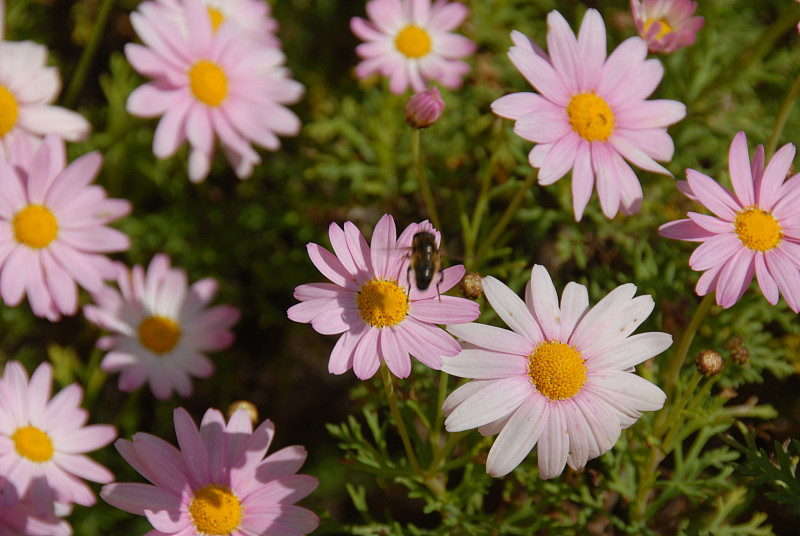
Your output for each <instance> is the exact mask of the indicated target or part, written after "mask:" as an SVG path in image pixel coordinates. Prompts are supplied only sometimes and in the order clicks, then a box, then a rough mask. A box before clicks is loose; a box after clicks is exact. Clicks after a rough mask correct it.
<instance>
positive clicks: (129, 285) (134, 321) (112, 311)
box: [83, 254, 239, 400]
mask: <svg viewBox="0 0 800 536" xmlns="http://www.w3.org/2000/svg"><path fill="white" fill-rule="evenodd" d="M117 284H118V286H119V291H117V290H116V289H113V288H111V287H109V286H105V287H103V288H102V289H100V290H99V291H97V292H95V293H94V294H93V298H94V300H95V302H96V303H97V305H87V306H85V307H84V308H83V313H84V315H86V318H87V319H88V320H89V321H90V322H92V323H94V324H96V325H98V326H99V327H101V328H103V329H106V330H108V331H110V332H112V334H111V335H106V336H104V337H101V338H100V339H99V340H98V341H97V347H98V348H100V349H102V350H106V351H108V353H107V354H106V355H105V357H104V358H103V361H102V362H101V363H100V367H101V368H102V369H103V370H105V371H108V372H119V373H120V376H119V388H120V389H121V390H122V391H133V390H134V389H138V388H139V387H141V386H142V385H143V384H144V383H145V382H149V384H150V389H151V390H152V391H153V394H154V395H155V396H156V398H158V399H161V400H164V399H166V398H169V397H170V396H171V395H172V390H173V389H174V390H175V391H176V392H177V393H178V395H180V396H182V397H188V396H190V395H191V394H192V382H191V380H190V378H189V377H190V376H195V377H198V378H208V377H210V376H211V375H212V374H213V373H214V365H213V364H212V363H211V361H210V360H209V359H208V357H206V356H205V352H217V351H219V350H223V349H225V348H227V347H228V346H230V345H231V344H232V343H233V333H232V332H231V330H230V328H231V326H232V325H233V324H235V323H236V321H237V320H239V310H238V309H236V308H235V307H232V306H230V305H216V306H214V307H208V304H209V303H210V302H211V300H213V299H214V296H215V295H216V293H217V282H216V281H215V280H214V279H212V278H205V279H201V280H200V281H197V282H195V283H193V284H192V285H191V286H189V283H188V280H187V276H186V272H185V271H183V270H180V269H178V268H172V267H171V266H170V262H169V258H168V257H167V256H166V255H164V254H158V255H156V256H155V257H153V260H152V261H150V266H149V267H148V268H147V273H146V274H145V272H144V269H143V268H142V267H141V266H140V265H138V264H137V265H136V266H134V267H133V270H128V269H127V268H126V267H124V266H121V267H120V270H119V276H118V278H117Z"/></svg>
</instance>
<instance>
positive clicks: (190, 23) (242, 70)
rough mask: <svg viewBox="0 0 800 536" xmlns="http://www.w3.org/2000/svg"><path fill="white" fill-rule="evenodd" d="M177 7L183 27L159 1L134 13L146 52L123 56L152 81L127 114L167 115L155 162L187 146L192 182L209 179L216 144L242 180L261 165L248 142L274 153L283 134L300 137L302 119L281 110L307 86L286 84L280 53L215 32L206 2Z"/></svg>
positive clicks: (230, 32) (186, 1)
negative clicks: (255, 167) (182, 17)
mask: <svg viewBox="0 0 800 536" xmlns="http://www.w3.org/2000/svg"><path fill="white" fill-rule="evenodd" d="M180 6H181V7H182V9H183V10H184V14H185V24H181V23H179V22H177V21H175V20H174V18H170V17H169V16H168V15H169V10H168V9H166V8H165V6H163V5H161V4H157V3H154V2H143V3H142V4H140V5H139V8H138V10H137V11H135V12H134V13H132V14H131V23H132V24H133V27H134V29H135V30H136V33H137V34H138V35H139V37H140V38H141V39H142V41H143V42H144V44H145V45H146V46H142V45H137V44H133V43H128V44H127V45H125V56H126V57H127V58H128V61H130V63H131V65H132V66H133V68H134V69H135V70H137V71H138V72H139V73H141V74H142V75H144V76H148V77H150V78H153V79H154V80H153V81H152V82H149V83H146V84H144V85H142V86H140V87H138V88H136V89H135V90H134V91H133V92H132V93H131V95H130V97H128V103H127V109H128V111H129V112H130V113H131V114H133V115H136V116H140V117H159V116H162V117H161V121H159V123H158V127H157V128H156V132H155V136H154V138H153V153H154V154H155V155H156V156H157V157H158V158H169V157H171V156H173V155H174V154H175V153H176V151H177V150H178V148H179V147H180V146H181V145H182V144H183V143H184V142H185V141H186V140H188V141H189V145H190V146H191V151H190V155H189V178H190V179H191V180H192V181H193V182H201V181H203V180H205V178H206V176H208V173H209V170H210V168H211V162H212V159H213V157H214V150H215V145H216V139H217V137H219V141H220V143H221V144H222V148H223V149H224V150H225V154H226V155H227V156H228V160H229V161H230V162H231V164H232V165H233V168H234V171H235V172H236V175H237V176H238V177H239V178H242V179H245V178H247V177H249V176H250V175H251V174H252V173H253V167H254V166H255V165H257V164H259V163H261V157H260V156H259V155H258V153H257V152H256V151H255V150H254V149H253V147H252V145H251V143H255V144H257V145H260V146H262V147H265V148H267V149H269V150H272V151H274V150H277V149H278V148H280V140H279V139H278V135H281V136H294V135H297V133H298V132H299V131H300V119H299V118H298V117H297V116H296V115H295V114H294V113H293V112H291V111H290V110H289V109H287V108H285V107H284V106H283V105H284V104H290V103H294V102H297V101H298V100H299V99H300V97H301V96H302V94H303V86H302V85H301V84H300V83H298V82H296V81H294V80H291V79H290V78H289V73H288V70H287V69H286V68H285V67H284V66H283V63H284V61H285V57H284V55H283V52H281V51H280V49H278V48H276V47H271V46H262V45H259V44H258V43H255V42H254V41H253V40H252V39H248V38H247V37H246V35H245V34H243V33H242V31H241V30H240V29H239V28H238V27H237V25H236V24H233V23H231V24H228V23H226V22H223V23H222V24H220V25H219V26H218V27H217V29H216V30H214V26H213V24H212V19H211V17H209V11H208V9H207V8H206V6H205V5H204V4H203V2H202V1H201V0H181V1H180ZM184 28H186V29H187V30H186V31H183V29H184Z"/></svg>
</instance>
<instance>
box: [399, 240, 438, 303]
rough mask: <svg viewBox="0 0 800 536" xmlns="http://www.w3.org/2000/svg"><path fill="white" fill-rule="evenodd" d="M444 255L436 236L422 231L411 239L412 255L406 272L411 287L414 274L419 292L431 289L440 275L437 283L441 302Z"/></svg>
mask: <svg viewBox="0 0 800 536" xmlns="http://www.w3.org/2000/svg"><path fill="white" fill-rule="evenodd" d="M441 268H442V254H441V252H440V251H439V244H438V242H437V240H436V236H435V235H434V234H433V233H431V232H428V231H420V232H418V233H417V234H415V235H414V237H413V238H412V239H411V255H410V259H409V263H408V269H407V271H406V279H408V284H409V287H410V286H411V277H410V275H409V274H411V272H413V273H414V284H415V285H416V286H417V288H418V289H419V290H426V289H427V288H428V287H430V285H431V282H432V281H433V279H434V278H435V277H436V274H439V280H438V281H437V282H436V293H437V294H438V295H439V301H441V300H442V294H441V292H439V284H440V283H441V282H442V273H441V272H440V270H441Z"/></svg>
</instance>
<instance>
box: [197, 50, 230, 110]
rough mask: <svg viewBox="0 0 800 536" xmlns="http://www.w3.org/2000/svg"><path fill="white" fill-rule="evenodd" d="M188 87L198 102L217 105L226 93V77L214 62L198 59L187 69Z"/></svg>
mask: <svg viewBox="0 0 800 536" xmlns="http://www.w3.org/2000/svg"><path fill="white" fill-rule="evenodd" d="M189 87H191V89H192V93H193V94H194V96H195V97H197V100H199V101H200V102H202V103H204V104H207V105H209V106H219V105H220V104H221V103H222V101H223V100H225V97H226V96H227V95H228V78H227V76H225V71H223V70H222V69H221V68H220V67H219V66H218V65H217V64H216V63H214V62H212V61H208V60H200V61H198V62H196V63H195V64H194V65H192V68H191V69H189Z"/></svg>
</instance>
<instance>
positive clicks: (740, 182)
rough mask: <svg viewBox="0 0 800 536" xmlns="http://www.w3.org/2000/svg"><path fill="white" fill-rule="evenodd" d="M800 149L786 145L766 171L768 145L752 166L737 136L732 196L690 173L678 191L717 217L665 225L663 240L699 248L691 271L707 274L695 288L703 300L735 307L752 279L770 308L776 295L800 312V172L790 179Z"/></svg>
mask: <svg viewBox="0 0 800 536" xmlns="http://www.w3.org/2000/svg"><path fill="white" fill-rule="evenodd" d="M794 154H795V148H794V145H792V144H791V143H787V144H786V145H784V146H783V147H781V149H780V150H779V151H778V152H777V153H775V156H774V157H772V160H770V162H769V165H767V166H766V169H765V168H764V147H763V146H762V145H759V146H758V148H756V152H755V154H754V155H753V161H752V163H751V162H750V157H749V153H748V150H747V137H746V136H745V134H744V132H739V133H738V134H737V135H736V137H734V138H733V143H731V148H730V154H729V157H728V169H729V170H730V176H731V182H732V183H733V192H734V193H731V192H730V191H729V190H727V189H726V188H724V187H722V186H720V185H719V184H718V183H717V182H716V181H715V180H714V179H712V178H711V177H708V176H707V175H704V174H702V173H700V172H699V171H695V170H693V169H687V170H686V179H687V180H686V181H681V182H679V183H678V188H680V190H681V191H682V192H683V193H685V194H686V195H687V197H689V198H690V199H692V200H694V201H697V202H698V203H700V204H701V205H703V206H704V207H705V208H707V209H708V210H710V211H711V212H712V213H713V215H707V214H698V213H696V212H689V213H688V216H689V219H685V220H678V221H673V222H669V223H666V224H664V225H662V226H661V227H660V228H659V230H658V231H659V234H661V235H662V236H666V237H667V238H674V239H676V240H686V241H688V242H701V244H700V246H698V248H697V249H696V250H695V251H694V253H692V256H691V257H690V258H689V266H691V268H692V270H696V271H698V272H700V271H702V272H703V275H701V276H700V279H699V280H698V281H697V286H696V287H695V290H696V292H697V294H698V295H700V296H704V295H706V294H708V293H709V292H712V291H716V299H717V304H718V305H720V306H722V307H725V308H727V307H730V306H731V305H733V304H734V303H736V302H737V301H739V298H741V297H742V295H743V294H744V292H745V290H747V287H748V286H749V285H750V282H751V281H752V280H753V274H755V276H756V278H757V279H758V285H759V287H761V292H763V293H764V297H765V298H766V299H767V301H768V302H769V303H771V304H772V305H775V304H776V303H778V294H779V293H780V294H783V298H784V299H785V300H786V303H788V304H789V307H791V308H792V310H793V311H794V312H795V313H797V312H800V209H798V202H800V174H798V175H794V176H793V177H792V178H791V179H789V180H786V176H787V174H788V173H789V169H790V168H791V165H792V160H793V159H794Z"/></svg>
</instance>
